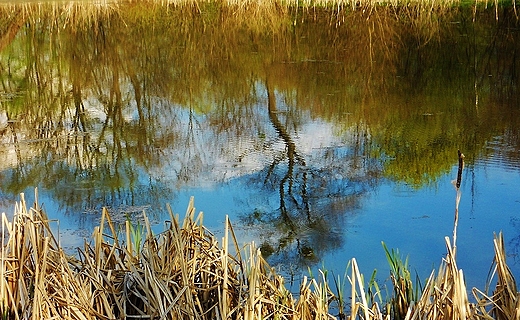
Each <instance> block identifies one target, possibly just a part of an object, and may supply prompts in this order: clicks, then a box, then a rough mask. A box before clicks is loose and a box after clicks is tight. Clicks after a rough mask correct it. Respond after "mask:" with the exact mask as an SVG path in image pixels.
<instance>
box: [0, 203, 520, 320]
mask: <svg viewBox="0 0 520 320" xmlns="http://www.w3.org/2000/svg"><path fill="white" fill-rule="evenodd" d="M36 199H37V195H36ZM36 203H37V202H36ZM168 211H169V214H170V221H169V227H167V228H166V229H165V230H164V231H162V232H161V233H159V234H156V235H154V234H153V232H152V230H151V226H150V222H149V221H148V218H147V216H146V213H144V212H143V218H142V220H143V224H142V225H140V224H132V223H130V222H129V221H127V223H126V225H125V226H124V227H122V228H119V227H118V226H116V225H115V223H114V222H113V221H112V219H111V217H110V215H109V213H108V211H107V210H103V211H102V213H101V221H100V225H99V226H97V227H96V228H95V230H94V232H93V235H92V242H91V243H85V244H84V247H83V248H82V249H78V252H79V254H78V255H77V256H76V257H74V256H69V255H66V254H65V252H64V251H63V249H62V248H60V246H59V242H58V241H57V240H56V238H55V237H54V235H53V233H52V232H51V228H50V227H49V222H50V221H49V219H48V218H47V216H46V215H45V213H44V211H43V210H42V209H41V208H39V207H38V205H37V204H35V205H34V206H33V207H32V208H30V209H27V205H26V203H25V200H24V196H23V194H22V195H21V200H20V202H19V203H17V204H16V206H15V213H14V216H13V218H12V220H11V221H9V220H8V219H7V216H6V215H5V214H3V215H2V233H3V235H4V237H3V239H4V243H3V245H2V253H1V254H2V256H1V258H2V268H1V269H0V273H2V277H1V285H0V294H1V301H0V311H1V313H2V316H3V318H4V319H29V318H34V319H36V318H39V319H51V318H61V319H334V318H335V317H334V316H332V315H331V314H330V312H331V310H332V309H333V306H332V303H333V302H334V301H336V300H337V299H338V297H339V294H334V293H332V290H331V289H330V288H329V284H328V282H327V278H326V275H325V274H324V273H323V272H321V271H320V277H319V279H312V278H307V277H304V278H303V280H302V282H301V285H300V292H299V294H298V296H297V298H296V297H295V296H293V294H291V293H290V292H289V291H288V290H287V289H286V287H285V285H284V279H283V277H281V276H280V275H277V274H276V273H275V272H274V270H273V269H272V268H271V267H270V266H269V265H268V264H267V262H266V261H265V260H264V259H263V258H262V255H261V253H260V251H259V250H258V249H257V248H256V247H255V245H254V243H251V244H249V245H247V246H246V247H245V248H240V247H239V245H238V242H237V240H236V239H235V236H234V233H233V228H232V226H231V224H230V223H229V220H228V219H226V227H225V233H224V237H223V239H222V245H220V244H219V243H218V241H217V240H216V239H215V237H214V236H213V235H212V234H211V233H210V232H209V231H208V230H207V229H205V228H204V226H203V225H202V219H203V214H202V213H199V214H197V215H196V214H195V207H194V203H193V198H192V199H191V201H190V203H189V205H188V209H187V211H186V214H185V217H184V219H182V220H181V219H179V217H178V215H174V214H173V212H172V211H171V209H170V208H168ZM139 226H141V227H139ZM446 248H447V256H446V258H445V259H444V260H443V263H442V264H441V266H440V268H439V271H438V272H437V275H435V272H432V273H431V275H430V277H429V278H428V281H427V284H426V286H425V289H424V291H423V292H422V295H420V297H419V298H418V300H417V301H416V302H415V303H414V302H412V303H410V305H409V306H407V310H405V311H406V312H405V316H404V319H432V320H433V319H519V301H520V299H519V298H518V297H519V296H518V292H517V288H516V283H515V280H514V277H513V276H512V274H511V271H510V270H509V269H508V267H507V265H506V261H505V248H504V243H503V237H502V235H501V234H500V235H499V236H496V237H495V260H494V264H493V266H494V268H493V271H494V272H493V273H492V274H493V275H496V276H497V283H496V287H495V289H494V291H493V293H492V294H491V295H488V294H486V293H484V292H482V291H479V290H477V289H473V292H474V293H475V297H476V299H477V303H475V304H472V303H469V299H468V296H467V289H466V286H465V283H464V276H463V272H462V270H459V269H458V268H457V264H456V260H455V252H454V247H453V244H452V243H451V241H450V239H449V238H448V237H447V238H446ZM349 265H350V268H351V273H350V275H346V277H347V278H348V281H349V282H350V285H351V290H350V316H349V317H348V318H349V319H352V320H353V319H367V320H368V319H391V314H390V313H389V310H385V309H383V310H381V309H380V306H379V304H378V303H376V302H374V301H372V299H370V298H369V297H370V295H369V294H367V293H368V291H367V290H369V287H370V286H371V285H370V283H369V285H368V286H367V285H366V284H365V281H364V277H363V275H362V274H361V272H360V270H359V267H358V265H357V262H356V260H355V259H352V260H351V262H350V264H349ZM490 283H491V280H490ZM377 294H379V293H377ZM346 299H348V298H346ZM380 302H381V303H382V304H383V301H380ZM387 308H388V306H387ZM341 318H344V316H343V315H342V316H341Z"/></svg>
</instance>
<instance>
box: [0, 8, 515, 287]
mask: <svg viewBox="0 0 520 320" xmlns="http://www.w3.org/2000/svg"><path fill="white" fill-rule="evenodd" d="M53 8H54V9H55V7H52V5H49V6H48V7H47V6H43V7H42V8H41V9H40V10H31V7H21V8H18V9H17V8H16V7H14V8H13V7H9V8H3V9H2V10H15V11H10V12H15V13H10V14H3V15H2V18H1V19H2V26H3V27H2V34H1V35H2V41H0V68H1V69H0V70H1V72H0V80H1V83H2V88H1V89H0V204H1V205H0V209H1V210H2V211H5V212H7V213H8V214H9V213H11V214H12V212H13V207H14V201H15V200H17V199H18V197H19V194H20V193H21V192H24V193H25V194H26V197H27V198H28V199H32V198H31V197H32V194H33V192H34V188H35V187H38V190H39V201H40V202H43V204H44V208H45V209H46V211H47V212H48V214H49V216H50V218H51V219H56V220H59V223H58V222H56V227H55V228H56V229H57V230H58V229H59V237H60V241H61V243H62V244H63V245H64V246H65V247H66V248H69V249H70V248H73V247H75V246H78V245H81V241H83V239H84V238H87V239H88V236H89V234H90V232H91V231H92V228H93V226H95V225H96V223H97V222H98V218H99V214H100V212H101V208H102V207H109V208H110V210H111V212H112V213H113V215H114V218H115V220H116V221H124V219H126V217H127V216H130V217H131V218H132V219H133V220H137V219H140V212H142V210H146V212H147V213H148V215H149V216H150V217H151V218H152V220H153V221H154V223H155V224H156V230H160V229H161V228H162V226H163V225H164V220H165V219H168V216H167V214H166V210H165V206H166V204H167V203H169V204H170V205H171V206H172V208H173V210H174V211H175V212H178V213H181V215H182V214H183V212H184V210H185V208H186V206H187V204H188V201H189V198H190V197H191V196H195V204H196V207H197V210H201V211H203V212H204V214H205V215H204V223H205V225H206V226H207V227H208V228H209V229H210V230H211V231H213V232H214V233H215V234H216V235H217V236H220V235H222V230H223V222H224V220H225V215H229V216H230V217H231V221H232V222H233V224H234V226H235V229H236V232H237V234H238V235H239V241H241V242H242V243H245V242H248V241H255V243H256V244H257V245H258V246H259V247H261V249H262V252H263V253H264V254H265V256H267V257H268V258H269V261H270V262H271V263H272V264H273V265H275V266H277V268H279V270H280V271H281V272H283V273H285V274H289V275H292V276H294V277H295V278H296V279H297V278H298V277H300V276H301V275H302V274H306V273H307V266H310V267H311V268H319V267H321V268H323V267H325V268H326V269H328V270H333V271H334V272H335V273H336V274H342V273H343V271H344V269H345V266H346V264H347V262H348V261H349V260H350V259H351V258H353V257H355V258H356V259H357V260H358V263H359V265H360V268H361V270H362V271H363V272H364V273H365V274H370V273H371V272H372V270H373V269H377V270H378V272H379V274H378V278H379V280H380V281H381V282H383V281H385V279H386V278H387V277H388V267H387V265H386V259H385V255H384V251H383V248H382V245H381V241H384V242H385V243H386V244H387V246H388V247H390V248H398V249H399V251H400V252H401V253H402V254H403V256H404V255H409V256H410V260H409V261H410V264H411V268H412V269H415V270H417V272H418V273H419V275H420V277H421V278H426V277H427V276H428V275H429V273H430V272H431V270H432V269H434V268H437V267H438V266H439V263H440V261H441V259H442V257H443V256H444V255H445V253H446V249H445V237H446V236H448V237H451V236H452V234H453V228H454V212H455V206H456V203H455V198H456V190H455V187H454V185H453V183H452V181H453V180H454V179H455V178H456V175H457V164H458V157H457V150H461V151H462V152H463V153H464V154H465V156H466V158H465V169H464V171H463V179H462V184H461V188H460V190H461V201H460V204H459V220H458V229H457V247H458V249H457V250H458V257H457V258H458V263H459V267H460V268H462V269H463V270H464V271H465V275H466V280H467V283H468V286H470V287H471V286H478V287H479V288H483V287H484V284H485V280H486V276H487V272H488V270H489V266H490V265H491V262H492V259H493V233H494V232H500V231H503V232H504V237H505V241H506V248H507V250H508V252H507V253H508V259H509V260H508V263H509V265H510V267H511V269H512V271H513V272H514V274H515V275H516V276H517V277H518V276H520V265H518V263H517V261H518V250H519V244H520V229H519V227H520V221H519V216H518V214H519V213H520V193H519V192H518V190H520V152H519V150H520V144H519V142H520V138H519V128H520V108H519V103H518V102H519V99H518V98H519V96H518V79H517V75H518V74H519V73H518V72H519V71H520V70H518V63H517V62H516V55H515V53H516V52H518V50H519V49H520V45H519V42H518V25H517V21H516V18H515V17H514V14H513V12H512V11H511V10H509V9H507V8H506V9H503V10H501V11H500V19H499V20H498V21H497V20H496V18H495V12H494V11H493V12H486V11H480V12H477V14H476V15H473V13H472V11H471V10H468V11H467V12H466V10H464V9H460V10H457V9H454V10H453V12H446V13H442V14H439V16H438V17H435V18H431V17H424V16H420V15H419V16H417V15H414V14H410V13H407V12H404V11H397V12H394V11H393V12H390V11H389V10H386V9H381V10H376V11H373V12H361V11H359V12H336V11H335V12H330V11H326V10H287V11H281V12H278V11H271V12H269V14H267V12H263V13H259V12H256V14H258V16H257V17H256V19H243V18H241V16H240V15H237V14H234V12H233V11H232V10H231V12H230V10H229V9H227V8H222V7H220V6H218V5H215V4H202V5H201V6H200V7H196V8H195V7H193V8H192V7H184V8H179V7H169V8H168V10H165V8H164V7H161V6H152V7H148V8H143V7H141V6H140V5H138V4H133V5H128V6H126V5H125V6H119V7H114V8H110V9H104V10H100V9H97V10H90V11H81V10H77V11H74V10H68V11H67V12H68V13H69V16H67V14H61V15H56V10H51V9H53ZM16 10H18V11H16ZM23 10H29V11H23ZM58 12H59V11H58ZM71 12H72V13H71Z"/></svg>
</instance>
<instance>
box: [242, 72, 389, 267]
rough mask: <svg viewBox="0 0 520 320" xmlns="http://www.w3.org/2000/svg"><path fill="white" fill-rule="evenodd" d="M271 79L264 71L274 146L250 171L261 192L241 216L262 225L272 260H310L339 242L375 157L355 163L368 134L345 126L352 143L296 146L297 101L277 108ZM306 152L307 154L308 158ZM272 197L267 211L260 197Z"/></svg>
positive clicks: (371, 180)
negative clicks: (273, 204) (275, 203)
mask: <svg viewBox="0 0 520 320" xmlns="http://www.w3.org/2000/svg"><path fill="white" fill-rule="evenodd" d="M273 82H275V80H274V79H273V78H272V77H268V79H267V81H266V84H265V87H266V91H267V111H268V119H269V122H270V124H271V125H272V127H273V129H274V133H275V135H276V138H272V139H271V140H270V143H269V145H270V148H275V149H276V150H274V151H275V152H272V158H271V160H270V162H269V163H268V164H267V165H266V166H265V167H264V169H263V170H261V171H260V172H258V173H256V174H254V175H252V176H251V177H250V179H251V182H252V183H255V184H256V185H259V190H262V194H263V195H262V196H260V197H259V198H258V200H257V204H258V207H257V209H255V210H254V211H253V212H251V213H250V214H247V215H245V216H244V217H243V221H244V222H245V223H246V224H249V225H254V226H256V229H257V230H261V234H259V238H260V239H261V242H262V245H261V250H262V253H263V254H264V255H265V256H269V257H270V261H271V262H272V263H279V262H283V265H285V266H289V265H291V264H295V265H300V266H301V265H311V264H314V263H316V262H317V261H319V260H320V259H321V258H322V257H323V255H324V254H325V253H326V252H328V251H330V250H333V249H335V248H338V247H340V246H341V245H342V242H343V234H344V231H345V230H344V228H345V227H346V226H347V225H348V224H347V223H346V221H344V219H346V217H347V216H348V215H350V214H354V212H355V209H356V208H357V207H358V206H359V201H360V200H361V199H362V198H363V195H364V194H365V193H366V192H367V191H368V190H369V189H370V187H371V186H373V185H375V183H376V181H377V177H378V176H379V174H378V173H377V172H378V171H379V170H380V167H378V166H377V162H376V161H374V162H370V163H368V162H367V163H365V164H364V165H362V166H358V165H357V164H359V162H358V161H359V159H360V158H363V155H364V154H365V152H367V151H368V150H364V148H363V147H360V146H367V145H368V144H367V143H366V141H364V140H363V138H362V137H363V136H365V137H366V135H365V134H364V133H362V132H357V134H356V131H355V130H354V131H352V132H349V139H352V140H349V141H352V142H354V143H352V145H345V146H343V147H338V146H336V147H333V146H330V147H326V148H320V149H319V150H315V151H313V152H312V153H311V154H304V153H303V152H301V151H299V150H298V149H299V147H298V145H297V143H296V142H295V136H297V134H298V131H299V130H300V129H299V128H298V126H299V125H298V122H300V121H301V120H302V118H304V117H303V116H302V115H296V114H294V112H295V110H296V109H298V106H285V109H284V110H280V109H279V108H278V106H277V101H278V100H279V99H277V93H276V90H275V89H274V87H275V84H273ZM350 134H352V135H350ZM355 141H357V143H355ZM279 143H281V144H282V145H283V147H282V146H277V145H278V144H279ZM365 155H366V154H365ZM242 156H243V157H246V156H247V155H242ZM306 157H311V159H312V160H311V161H310V163H309V162H308V161H307V160H306ZM316 158H318V159H319V160H317V161H316ZM275 194H276V195H275ZM271 198H276V199H277V201H278V204H279V206H278V207H277V209H276V210H275V211H269V209H267V211H265V206H262V203H267V202H269V199H271Z"/></svg>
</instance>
